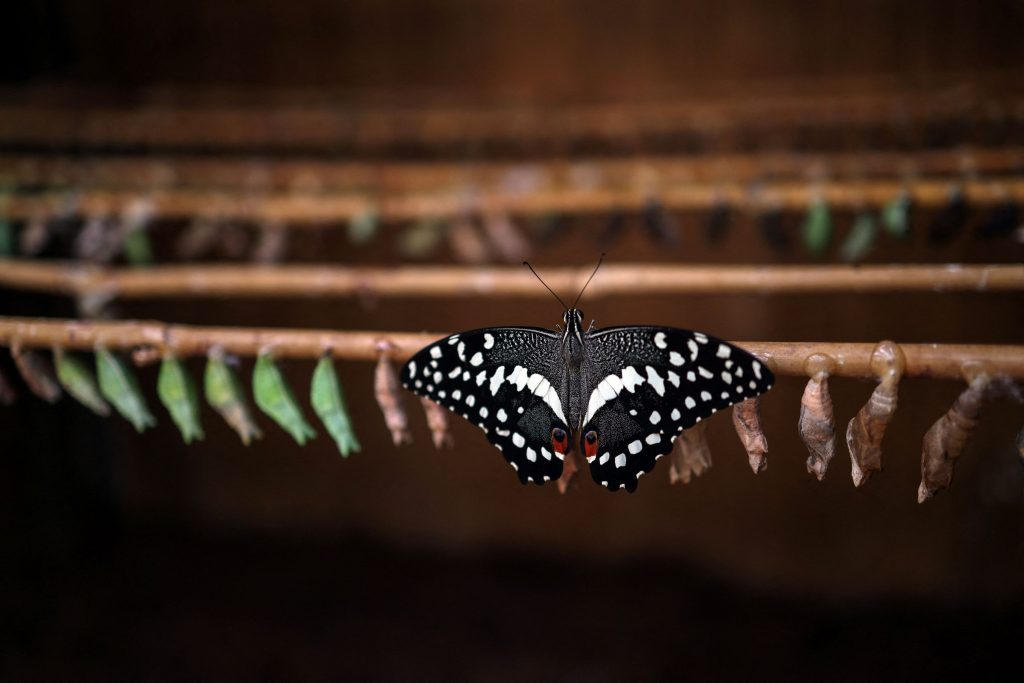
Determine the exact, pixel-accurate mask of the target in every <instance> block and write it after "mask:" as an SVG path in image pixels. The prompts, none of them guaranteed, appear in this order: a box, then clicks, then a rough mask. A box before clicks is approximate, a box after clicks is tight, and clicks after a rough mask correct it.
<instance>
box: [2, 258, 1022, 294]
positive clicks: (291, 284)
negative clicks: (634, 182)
mask: <svg viewBox="0 0 1024 683" xmlns="http://www.w3.org/2000/svg"><path fill="white" fill-rule="evenodd" d="M589 268H590V266H587V267H585V268H552V269H545V270H544V279H545V281H546V282H547V283H548V284H549V285H550V286H551V287H552V288H554V289H555V290H557V291H563V292H570V291H576V290H577V289H578V288H579V287H580V285H581V284H582V282H583V280H584V279H585V277H586V275H587V274H588V272H587V271H588V270H589ZM0 286H2V287H8V288H12V289H21V290H32V291H40V292H51V293H57V294H67V295H73V296H85V295H90V294H101V295H103V296H109V297H112V298H122V299H141V298H164V297H186V296H187V297H268V296H269V297H275V296H276V297H285V296H296V297H306V296H373V297H408V298H433V297H444V296H449V297H469V296H484V297H488V296H516V297H539V298H546V297H548V296H549V294H548V292H547V291H546V290H545V289H544V288H543V287H541V286H540V285H539V284H538V283H537V281H536V279H535V278H534V277H533V276H532V275H531V274H530V273H529V272H527V271H526V270H525V269H523V268H520V267H503V268H470V267H463V266H402V267H394V268H373V267H348V266H323V265H310V266H305V265H287V266H252V265H201V264H193V265H174V266H153V267H149V268H141V269H140V268H106V267H100V266H89V265H82V264H79V263H71V262H63V263H62V262H58V263H54V262H45V261H23V260H0ZM1022 289H1024V264H1007V265H998V264H997V265H959V264H946V265H867V266H857V267H854V266H842V265H822V266H796V265H793V266H729V265H721V266H677V265H657V264H616V265H607V266H604V267H602V269H601V276H600V277H598V278H596V279H595V280H594V281H593V282H592V283H591V285H590V287H589V288H588V289H587V299H588V300H593V299H596V298H599V297H602V296H615V295H617V296H629V295H635V294H725V293H728V294H740V293H758V294H760V293H766V292H771V293H793V292H893V291H923V292H948V291H975V292H996V291H1019V290H1022Z"/></svg>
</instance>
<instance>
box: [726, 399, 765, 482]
mask: <svg viewBox="0 0 1024 683" xmlns="http://www.w3.org/2000/svg"><path fill="white" fill-rule="evenodd" d="M732 424H733V426H734V427H735V428H736V435H737V436H738V437H739V438H740V443H742V444H743V450H745V451H746V452H747V462H749V463H750V469H752V470H753V471H754V474H761V472H764V471H765V469H767V467H768V437H766V436H765V433H764V428H763V427H762V426H761V399H760V398H758V397H756V396H755V397H754V398H748V399H747V400H746V401H740V402H739V403H737V404H736V405H734V406H733V407H732Z"/></svg>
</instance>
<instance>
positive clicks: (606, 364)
mask: <svg viewBox="0 0 1024 683" xmlns="http://www.w3.org/2000/svg"><path fill="white" fill-rule="evenodd" d="M581 374H582V376H583V382H584V385H583V391H582V392H581V393H582V397H583V399H584V400H583V407H582V413H583V414H582V416H581V424H582V429H581V430H580V435H581V439H580V444H579V446H580V452H581V453H583V454H584V455H585V456H586V458H587V461H588V462H589V463H590V472H591V475H592V476H593V477H594V480H595V481H597V482H598V483H600V484H601V485H603V486H606V487H608V488H609V489H612V490H616V489H619V488H625V489H627V490H629V491H633V490H635V489H636V486H637V480H638V479H639V477H640V476H642V475H643V474H644V473H646V472H649V471H650V470H651V469H652V468H653V467H654V463H655V462H656V461H657V460H658V459H659V458H660V457H661V456H663V455H665V454H666V453H668V452H669V451H670V450H672V442H673V441H674V440H675V438H676V437H677V436H678V435H679V433H680V432H681V431H683V430H684V429H686V428H688V427H692V426H693V425H695V424H696V423H697V422H699V421H701V420H703V419H705V418H707V417H709V416H710V415H712V414H714V413H715V412H717V411H719V410H722V409H724V408H727V407H729V406H731V405H733V404H734V403H739V402H740V401H743V400H746V399H748V398H752V397H754V396H757V395H759V394H762V393H764V392H765V391H768V389H770V388H771V386H772V383H773V382H774V381H775V380H774V377H773V376H772V373H771V372H770V371H769V370H768V368H766V367H765V366H764V365H763V364H762V363H761V362H760V361H758V360H757V359H756V358H754V357H753V356H752V355H750V354H749V353H747V352H746V351H744V350H743V349H740V348H738V347H736V346H733V345H731V344H728V343H726V342H723V341H721V340H720V339H716V338H714V337H710V336H708V335H706V334H703V333H700V332H691V331H689V330H681V329H675V328H670V327H639V326H632V327H614V328H607V329H604V330H597V331H596V332H594V333H592V334H591V335H589V336H588V337H587V353H586V357H585V360H584V369H583V372H582V373H581ZM591 432H593V435H592V440H593V443H588V440H587V435H588V434H590V433H591Z"/></svg>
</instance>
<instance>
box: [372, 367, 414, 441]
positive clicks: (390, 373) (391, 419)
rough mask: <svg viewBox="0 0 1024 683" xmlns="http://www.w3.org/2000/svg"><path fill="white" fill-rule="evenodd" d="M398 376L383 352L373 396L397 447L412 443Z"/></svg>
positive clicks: (375, 378) (374, 382) (374, 380)
mask: <svg viewBox="0 0 1024 683" xmlns="http://www.w3.org/2000/svg"><path fill="white" fill-rule="evenodd" d="M399 387H400V385H399V382H398V375H396V374H395V368H394V366H393V365H392V364H391V359H390V358H389V357H388V354H387V352H386V351H381V354H380V358H379V359H378V360H377V369H376V371H375V372H374V376H373V394H374V397H375V398H376V399H377V405H378V406H380V412H381V413H382V414H383V415H384V423H385V424H386V425H387V427H388V431H389V432H391V440H392V441H393V442H394V444H395V445H396V446H399V445H401V444H403V443H412V434H410V433H409V418H408V417H406V415H405V408H404V407H403V405H402V394H401V391H400V389H399Z"/></svg>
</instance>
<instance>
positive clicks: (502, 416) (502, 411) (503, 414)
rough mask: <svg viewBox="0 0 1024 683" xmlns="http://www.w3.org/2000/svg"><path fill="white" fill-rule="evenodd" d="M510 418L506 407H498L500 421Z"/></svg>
mask: <svg viewBox="0 0 1024 683" xmlns="http://www.w3.org/2000/svg"><path fill="white" fill-rule="evenodd" d="M507 419H508V413H506V412H505V409H504V408H498V422H504V421H505V420H507Z"/></svg>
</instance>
